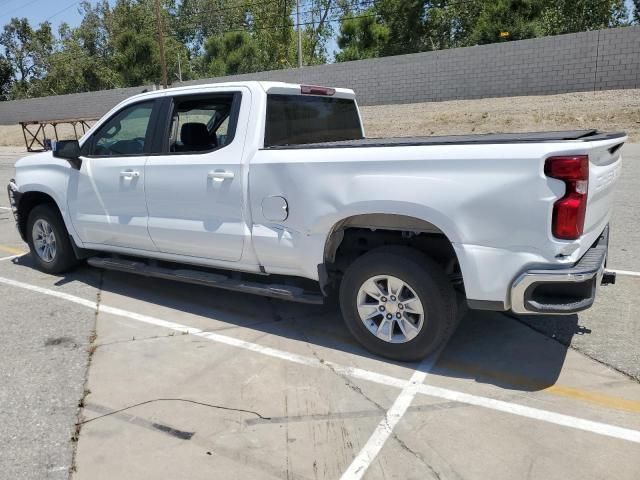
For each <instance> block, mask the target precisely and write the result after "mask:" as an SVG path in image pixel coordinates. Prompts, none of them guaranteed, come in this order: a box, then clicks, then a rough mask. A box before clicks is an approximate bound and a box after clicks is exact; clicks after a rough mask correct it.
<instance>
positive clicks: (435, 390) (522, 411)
mask: <svg viewBox="0 0 640 480" xmlns="http://www.w3.org/2000/svg"><path fill="white" fill-rule="evenodd" d="M0 283H4V284H5V285H10V286H13V287H17V288H22V289H24V290H30V291H32V292H37V293H41V294H43V295H48V296H51V297H56V298H61V299H63V300H67V301H69V302H73V303H76V304H78V305H83V306H85V307H88V308H91V309H95V308H96V307H97V304H96V302H95V301H92V300H87V299H84V298H80V297H76V296H75V295H70V294H68V293H64V292H60V291H56V290H50V289H47V288H42V287H38V286H36V285H31V284H29V283H23V282H19V281H17V280H12V279H10V278H4V277H0ZM99 310H100V311H101V312H105V313H109V314H112V315H117V316H120V317H125V318H130V319H132V320H137V321H139V322H143V323H147V324H150V325H155V326H159V327H164V328H169V329H171V330H174V331H177V332H185V333H190V334H192V335H196V336H198V337H202V338H207V339H209V340H212V341H215V342H218V343H222V344H225V345H229V346H234V347H238V348H243V349H246V350H250V351H252V352H256V353H260V354H262V355H266V356H269V357H273V358H280V359H283V360H287V361H290V362H293V363H298V364H301V365H307V366H310V367H316V368H327V367H329V368H331V369H332V370H333V371H335V372H337V373H339V374H341V375H347V376H349V377H352V378H358V379H362V380H367V381H370V382H374V383H378V384H380V385H386V386H391V387H396V388H401V389H404V388H405V387H407V386H410V385H411V381H407V380H402V379H400V378H396V377H392V376H389V375H384V374H381V373H376V372H372V371H369V370H364V369H361V368H355V367H348V366H344V365H340V364H337V363H333V362H328V361H323V362H321V361H320V360H319V359H317V358H312V357H306V356H304V355H298V354H295V353H290V352H285V351H283V350H278V349H275V348H271V347H265V346H262V345H259V344H257V343H252V342H247V341H244V340H240V339H237V338H233V337H227V336H225V335H220V334H218V333H212V332H206V331H203V330H200V329H198V328H192V327H189V326H186V325H181V324H179V323H174V322H169V321H166V320H162V319H160V318H155V317H151V316H148V315H142V314H139V313H135V312H130V311H128V310H122V309H120V308H114V307H109V306H107V305H100V308H99ZM415 387H416V389H417V391H418V393H421V394H424V395H428V396H431V397H436V398H442V399H445V400H452V401H455V402H460V403H465V404H467V405H475V406H478V407H483V408H487V409H490V410H495V411H500V412H505V413H510V414H512V415H517V416H521V417H526V418H531V419H534V420H540V421H543V422H546V423H551V424H555V425H561V426H564V427H570V428H574V429H578V430H584V431H586V432H591V433H597V434H599V435H604V436H607V437H612V438H618V439H621V440H627V441H629V442H634V443H640V431H638V430H632V429H629V428H623V427H617V426H615V425H609V424H606V423H601V422H593V421H591V420H586V419H583V418H579V417H573V416H571V415H563V414H559V413H555V412H551V411H548V410H542V409H539V408H532V407H526V406H524V405H519V404H516V403H511V402H505V401H502V400H495V399H492V398H487V397H481V396H478V395H472V394H468V393H463V392H458V391H456V390H449V389H446V388H440V387H434V386H431V385H424V384H421V385H416V386H415Z"/></svg>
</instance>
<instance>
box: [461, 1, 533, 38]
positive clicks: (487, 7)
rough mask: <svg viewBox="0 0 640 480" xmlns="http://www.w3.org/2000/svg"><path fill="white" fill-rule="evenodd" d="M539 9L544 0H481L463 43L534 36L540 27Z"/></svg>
mask: <svg viewBox="0 0 640 480" xmlns="http://www.w3.org/2000/svg"><path fill="white" fill-rule="evenodd" d="M543 9H544V2H542V1H540V0H495V1H493V2H483V4H482V8H481V9H480V11H479V13H478V17H477V21H476V23H475V25H474V26H473V28H472V30H471V31H470V32H469V37H468V40H467V43H468V44H470V45H474V44H483V43H494V42H499V41H501V40H502V41H509V40H523V39H525V38H533V37H536V36H538V35H539V34H540V33H541V31H542V30H541V25H540V23H541V15H542V12H543ZM503 32H504V33H503ZM501 34H502V35H501Z"/></svg>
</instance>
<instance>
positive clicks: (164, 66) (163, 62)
mask: <svg viewBox="0 0 640 480" xmlns="http://www.w3.org/2000/svg"><path fill="white" fill-rule="evenodd" d="M156 24H157V26H158V46H159V47H160V67H161V68H162V86H163V87H164V88H167V59H166V58H165V57H164V32H163V30H164V29H163V28H162V16H161V15H160V0H156Z"/></svg>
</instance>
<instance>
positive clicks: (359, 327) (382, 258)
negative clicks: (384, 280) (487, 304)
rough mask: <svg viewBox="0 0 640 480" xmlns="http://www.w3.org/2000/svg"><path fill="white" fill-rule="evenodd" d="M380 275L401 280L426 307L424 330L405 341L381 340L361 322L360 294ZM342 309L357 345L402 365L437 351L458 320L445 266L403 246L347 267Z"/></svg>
mask: <svg viewBox="0 0 640 480" xmlns="http://www.w3.org/2000/svg"><path fill="white" fill-rule="evenodd" d="M378 275H390V276H393V277H396V278H398V279H400V280H402V281H403V282H404V283H405V284H406V285H408V286H410V288H411V289H412V290H413V291H414V292H415V294H416V295H417V297H418V298H419V300H420V302H421V303H422V307H423V310H424V321H423V325H422V328H421V329H420V331H419V333H418V334H417V335H416V336H415V337H414V338H412V339H410V340H408V341H405V342H404V343H391V342H388V341H385V340H382V339H380V338H378V337H377V336H376V335H375V334H373V333H372V332H371V331H369V329H368V328H367V327H366V326H365V325H364V322H363V321H362V320H361V319H360V314H359V313H358V307H357V301H358V291H359V290H360V287H361V286H362V285H363V284H364V282H366V281H367V280H368V279H370V278H372V277H375V276H378ZM340 307H341V310H342V316H343V318H344V320H345V323H346V324H347V327H348V328H349V331H350V332H351V333H352V334H353V336H354V337H355V338H356V340H358V342H360V343H361V344H362V345H363V346H364V347H365V348H366V349H367V350H369V351H371V352H373V353H375V354H377V355H381V356H383V357H386V358H390V359H393V360H400V361H416V360H421V359H423V358H425V357H426V356H428V355H430V354H432V353H434V352H435V351H437V350H438V349H439V348H440V347H441V346H443V345H444V344H445V342H446V341H448V340H449V338H450V337H451V335H452V334H453V332H454V331H455V328H456V327H457V325H458V321H459V315H458V306H457V299H456V292H455V290H454V289H453V287H452V286H451V283H450V282H449V279H448V278H447V276H446V275H445V273H444V271H443V270H442V268H441V267H440V266H439V265H438V264H437V263H436V262H434V261H433V260H432V259H430V258H429V257H427V256H426V255H424V254H422V253H421V252H419V251H417V250H413V249H411V248H408V247H400V246H397V247H396V246H389V247H380V248H376V249H375V250H371V251H370V252H368V253H366V254H364V255H363V256H361V257H359V258H358V259H356V260H355V261H354V262H353V263H352V264H351V265H350V266H349V268H348V269H347V271H346V272H345V275H344V277H343V279H342V282H341V285H340ZM395 328H399V326H398V327H394V329H395ZM395 331H397V330H395Z"/></svg>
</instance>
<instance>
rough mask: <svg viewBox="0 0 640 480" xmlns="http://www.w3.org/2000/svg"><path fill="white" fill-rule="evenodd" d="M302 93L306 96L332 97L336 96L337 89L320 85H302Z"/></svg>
mask: <svg viewBox="0 0 640 480" xmlns="http://www.w3.org/2000/svg"><path fill="white" fill-rule="evenodd" d="M300 93H303V94H305V95H326V96H327V97H330V96H332V95H335V93H336V89H335V88H329V87H320V86H318V85H300Z"/></svg>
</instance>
